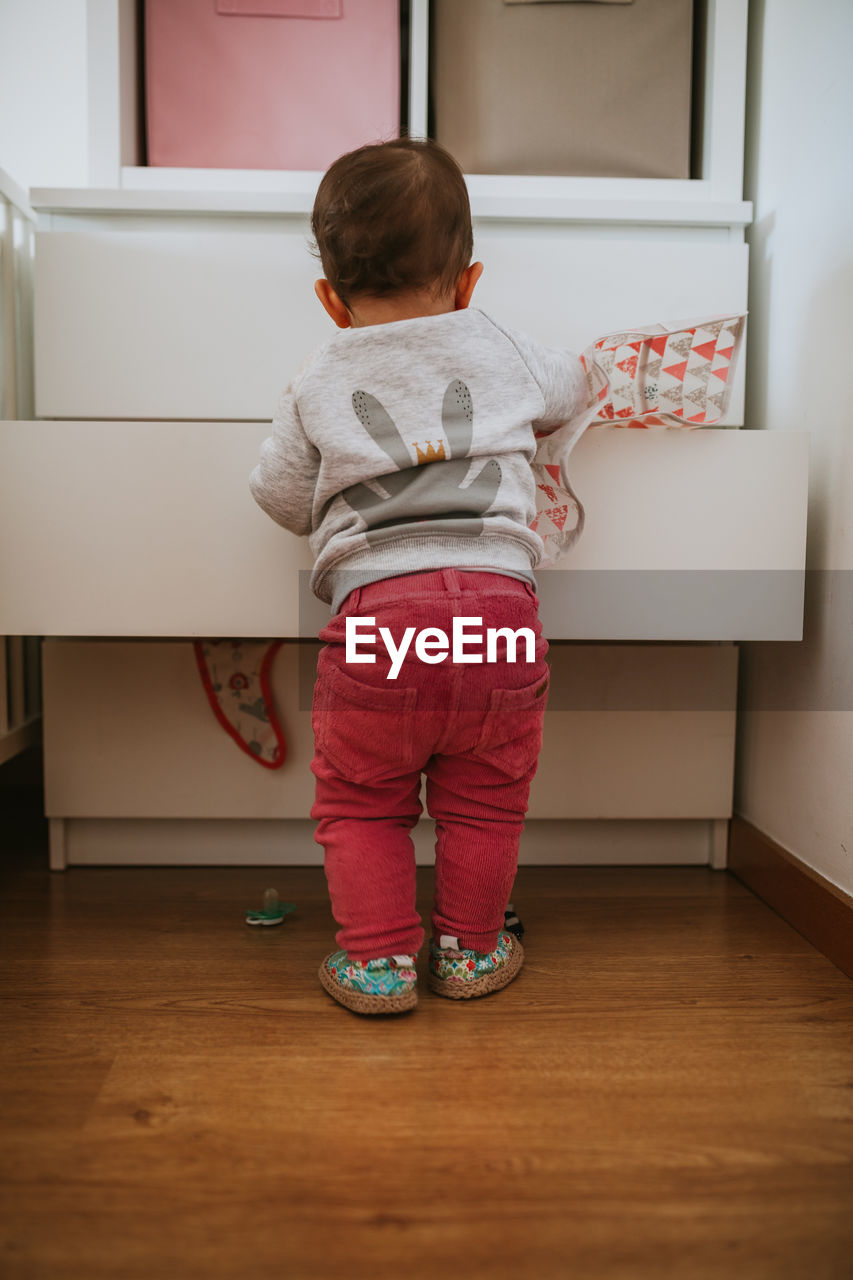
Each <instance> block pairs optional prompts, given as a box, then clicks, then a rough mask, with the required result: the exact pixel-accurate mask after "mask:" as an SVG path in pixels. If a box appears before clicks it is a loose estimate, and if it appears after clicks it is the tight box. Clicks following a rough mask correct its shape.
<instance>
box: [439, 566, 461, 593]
mask: <svg viewBox="0 0 853 1280" xmlns="http://www.w3.org/2000/svg"><path fill="white" fill-rule="evenodd" d="M441 581H442V584H443V585H444V588H445V590H446V591H447V592H448V594H449V595H452V596H458V595H461V594H462V583H461V581H460V574H459V570H458V569H442V571H441Z"/></svg>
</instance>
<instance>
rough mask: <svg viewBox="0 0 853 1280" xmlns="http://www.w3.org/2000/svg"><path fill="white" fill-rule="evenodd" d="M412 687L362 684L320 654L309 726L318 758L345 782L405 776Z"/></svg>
mask: <svg viewBox="0 0 853 1280" xmlns="http://www.w3.org/2000/svg"><path fill="white" fill-rule="evenodd" d="M417 697H418V691H417V689H411V688H409V689H398V688H396V687H394V686H391V687H389V688H385V687H384V686H382V685H369V684H362V682H361V681H360V680H355V679H353V677H352V676H351V675H349V673H348V672H346V671H344V670H342V669H341V668H340V667H338V666H336V665H334V664H333V663H331V662H327V663H324V662H323V655H322V654H321V655H320V663H319V666H318V673H317V684H316V686H315V689H314V704H313V707H312V711H311V726H312V728H313V730H314V743H315V748H316V751H317V754H318V755H321V756H325V757H326V759H327V760H328V761H329V763H330V764H331V765H332V767H333V768H334V769H336V770H337V771H338V773H340V774H341V776H342V777H344V778H347V779H348V780H349V781H350V782H370V781H377V780H378V779H379V778H381V777H394V776H395V775H397V774H402V773H410V772H412V770H413V769H414V768H415V767H416V766H415V745H414V715H415V707H416V704H417Z"/></svg>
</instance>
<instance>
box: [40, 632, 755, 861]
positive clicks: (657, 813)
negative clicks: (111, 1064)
mask: <svg viewBox="0 0 853 1280" xmlns="http://www.w3.org/2000/svg"><path fill="white" fill-rule="evenodd" d="M300 652H301V656H302V662H303V665H302V667H301V668H300ZM316 652H317V646H316V645H314V644H311V645H308V644H297V643H292V644H287V645H284V646H283V648H282V649H280V650H279V652H278V653H277V654H276V657H275V660H274V663H273V666H272V676H271V688H272V695H273V699H274V702H275V706H276V710H277V713H278V715H279V717H280V720H281V722H282V727H283V729H284V733H285V737H286V739H287V745H288V754H287V759H286V761H285V763H284V765H283V766H282V768H281V769H278V770H269V769H263V768H261V767H260V766H259V765H257V764H256V763H255V762H254V761H253V760H251V759H249V757H248V756H246V755H245V754H244V753H243V752H242V751H240V750H239V748H238V747H237V746H235V744H234V743H233V742H232V741H231V739H230V738H229V737H228V736H227V734H226V733H225V731H224V730H223V729H222V728H221V727H220V725H219V724H218V723H217V721H216V719H215V718H214V715H213V712H212V711H211V709H210V706H209V704H208V701H207V697H206V695H205V693H204V690H203V688H202V684H201V679H200V678H199V674H198V670H197V668H196V664H195V658H194V655H193V649H192V645H191V644H189V643H187V642H183V643H174V642H157V641H147V642H129V641H63V640H53V641H46V642H45V643H44V645H43V676H44V702H45V722H44V743H45V809H46V813H47V814H48V816H50V817H61V818H187V819H189V818H219V819H225V818H260V819H270V818H307V817H308V816H309V809H310V806H311V802H312V799H313V792H314V779H313V775H312V774H311V772H310V768H309V766H310V762H311V757H312V754H313V738H312V734H311V712H310V706H311V702H310V695H311V688H312V684H313V671H314V665H315V662H316ZM737 657H738V654H737V649H736V648H735V647H734V646H732V645H713V646H710V645H709V646H681V645H671V646H655V645H648V646H645V645H644V646H623V645H603V646H595V645H555V646H554V647H553V648H552V650H551V658H550V660H551V669H552V692H551V695H550V701H549V707H548V711H547V713H546V717H545V738H544V744H543V750H542V755H541V758H540V763H539V770H538V773H537V775H536V778H535V780H534V784H533V789H532V792H531V805H530V817H531V818H589V819H596V818H647V819H653V818H724V817H728V816H729V815H730V814H731V799H732V770H733V763H734V744H735V704H736V689H737ZM236 860H238V859H236Z"/></svg>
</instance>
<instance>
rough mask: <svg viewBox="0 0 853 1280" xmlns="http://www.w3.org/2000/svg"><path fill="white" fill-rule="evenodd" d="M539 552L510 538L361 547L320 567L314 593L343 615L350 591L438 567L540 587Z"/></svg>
mask: <svg viewBox="0 0 853 1280" xmlns="http://www.w3.org/2000/svg"><path fill="white" fill-rule="evenodd" d="M534 554H535V553H534V549H533V548H532V547H528V546H527V545H526V544H525V543H523V542H521V541H520V540H517V539H515V538H513V537H508V536H506V535H504V534H481V535H480V536H479V537H477V538H470V539H469V538H466V539H465V540H464V542H463V541H462V540H461V539H458V538H453V537H451V536H448V535H447V534H427V535H425V536H423V537H408V538H397V539H394V541H393V542H389V544H388V545H387V546H386V547H383V546H381V545H380V546H372V547H366V548H360V549H359V550H357V551H354V552H351V553H350V554H349V555H347V556H344V557H343V558H342V559H340V560H338V561H336V562H335V563H334V565H330V566H329V567H328V568H325V569H319V570H318V569H317V568H315V570H314V574H313V575H312V579H311V589H312V590H313V592H314V594H315V595H316V596H318V597H319V598H320V599H321V600H326V601H328V602H330V603H331V606H332V613H333V614H334V613H337V612H338V611H339V608H340V605H341V604H342V603H343V601H344V599H345V598H346V596H348V595H349V593H350V591H353V590H354V589H355V588H356V587H364V586H367V584H368V583H369V582H378V581H379V580H380V579H382V578H396V577H399V576H400V575H401V574H404V573H428V572H430V571H431V570H433V569H473V570H477V569H481V570H490V571H492V572H494V573H509V574H510V576H513V577H515V576H521V577H523V578H525V579H526V580H527V581H529V582H530V583H531V585H532V586H533V587H535V586H536V578H535V576H534V573H533V559H534Z"/></svg>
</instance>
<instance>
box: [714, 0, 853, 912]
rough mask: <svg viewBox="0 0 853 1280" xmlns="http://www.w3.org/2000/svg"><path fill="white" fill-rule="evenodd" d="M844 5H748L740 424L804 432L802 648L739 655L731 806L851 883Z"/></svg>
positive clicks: (852, 667)
mask: <svg viewBox="0 0 853 1280" xmlns="http://www.w3.org/2000/svg"><path fill="white" fill-rule="evenodd" d="M851 53H853V4H851V3H850V0H820V3H819V4H817V5H812V4H807V3H805V2H804V0H751V3H750V48H749V64H748V73H747V76H748V79H747V83H748V104H747V148H746V166H745V193H744V194H745V197H746V198H747V199H751V200H753V201H754V204H755V223H754V225H753V227H752V228H751V230H750V234H749V239H750V245H751V265H750V301H749V305H750V318H749V326H750V328H749V355H748V370H747V406H746V421H747V423H748V425H749V426H751V427H758V428H766V429H768V430H771V431H786V430H787V431H794V430H798V431H801V430H806V431H808V432H810V434H811V461H810V503H809V508H810V513H809V526H808V549H807V566H808V572H807V583H806V617H805V624H804V639H803V642H802V643H801V644H796V643H791V644H777V645H773V644H753V645H744V646H742V648H741V673H742V674H741V698H740V703H741V715H740V720H739V732H738V756H737V766H736V785H735V810H736V812H737V813H739V814H741V815H742V816H743V817H744V818H746V819H747V820H748V821H750V822H752V823H753V824H754V825H755V826H757V827H759V828H760V829H761V830H762V831H764V832H766V833H767V834H768V835H769V836H771V837H772V838H773V839H774V840H776V841H777V842H778V843H779V844H781V845H782V846H783V847H784V848H786V849H788V850H789V851H790V852H792V853H793V854H795V855H796V856H797V857H798V858H800V859H802V861H804V862H805V863H807V864H808V865H809V866H811V867H813V868H814V869H815V870H817V871H818V872H820V873H821V874H822V875H824V876H825V877H827V878H828V879H829V880H831V881H833V883H835V884H836V885H839V886H840V887H841V888H843V889H845V890H847V892H853V523H851V508H853V142H851V138H853V132H852V131H851V120H853V77H851V74H850V61H851Z"/></svg>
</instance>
